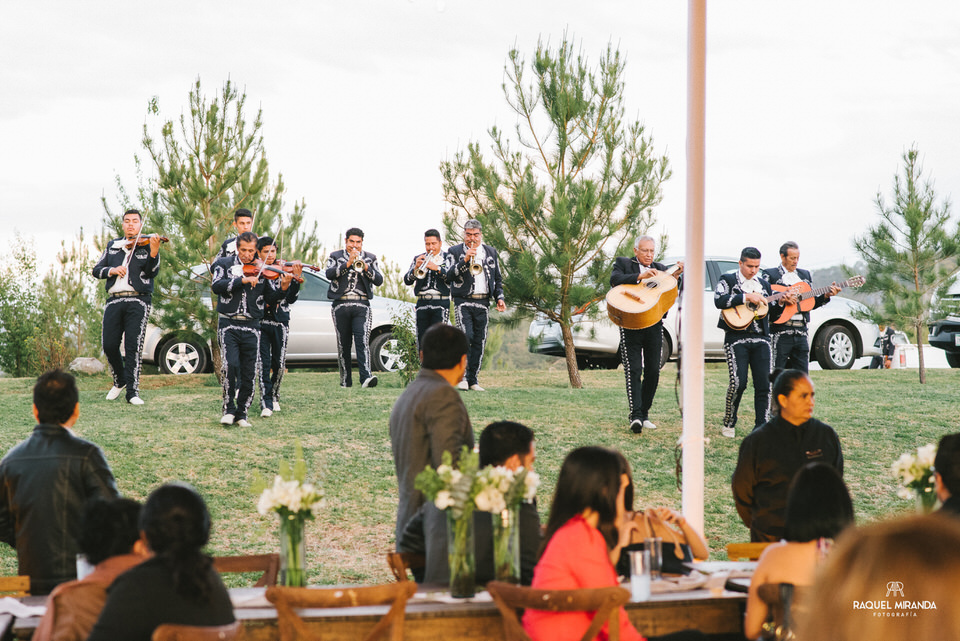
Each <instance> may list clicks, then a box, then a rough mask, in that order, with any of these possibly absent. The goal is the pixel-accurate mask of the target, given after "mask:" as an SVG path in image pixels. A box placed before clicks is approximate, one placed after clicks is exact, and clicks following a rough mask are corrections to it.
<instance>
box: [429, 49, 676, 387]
mask: <svg viewBox="0 0 960 641" xmlns="http://www.w3.org/2000/svg"><path fill="white" fill-rule="evenodd" d="M624 65H625V61H624V59H623V57H622V56H621V54H620V52H619V51H618V50H615V49H613V48H612V47H611V46H608V47H607V50H606V52H605V53H604V55H603V56H602V57H601V59H600V63H599V67H598V68H597V69H591V68H590V67H588V65H587V61H586V59H585V58H584V57H583V55H582V54H581V53H579V52H578V51H575V50H574V45H573V43H572V42H570V41H568V40H567V38H566V35H565V36H564V38H563V41H562V42H561V43H560V45H559V47H557V48H556V49H551V48H550V47H549V45H546V44H544V43H543V42H542V41H541V42H540V43H538V45H537V50H536V54H535V55H534V58H533V63H532V65H531V69H530V70H531V72H532V74H533V80H532V82H527V80H526V78H525V77H524V74H525V73H526V70H527V65H526V63H525V61H524V59H523V58H522V57H521V55H520V53H519V52H518V51H516V50H513V51H511V52H510V53H509V56H508V62H507V64H506V65H505V75H506V78H507V81H506V82H505V83H504V85H503V90H504V95H505V97H506V99H507V102H508V103H509V105H510V107H511V108H512V109H513V110H514V111H515V112H516V114H517V116H518V120H517V124H516V137H517V140H518V142H519V150H516V149H514V148H513V147H511V143H510V141H509V140H508V139H507V137H506V136H504V134H503V132H502V131H501V130H500V129H498V128H497V127H496V126H493V127H491V128H490V130H489V136H490V141H491V146H492V152H493V159H492V160H491V161H487V160H486V159H485V158H484V155H483V153H482V152H481V150H480V145H479V144H478V143H476V142H471V143H470V144H469V145H468V147H467V151H466V153H463V152H458V153H457V154H456V156H455V157H454V159H453V160H452V161H444V162H443V163H441V165H440V171H441V174H442V176H443V189H444V196H445V199H446V202H447V203H448V205H449V206H450V207H449V209H448V210H447V211H446V212H445V215H444V222H445V224H446V228H447V231H448V233H449V235H450V236H451V237H457V238H459V237H460V232H459V228H460V227H461V226H462V222H463V221H464V219H465V218H476V219H478V220H479V221H480V222H481V223H482V224H483V234H484V242H486V243H489V244H490V245H492V246H493V247H495V248H497V249H498V250H499V251H500V254H501V261H502V269H503V272H504V280H503V289H504V294H505V298H506V301H507V303H508V304H509V305H511V306H515V307H516V308H518V310H520V311H521V312H522V311H526V312H536V313H540V314H543V315H544V316H546V317H547V318H549V319H550V320H552V321H554V322H556V323H559V325H560V327H561V330H562V333H563V343H564V349H565V352H566V362H567V373H568V375H569V379H570V384H571V385H572V386H573V387H576V388H579V387H582V382H581V380H580V372H579V370H578V368H577V359H576V354H575V352H574V346H573V333H572V330H573V327H574V324H575V322H574V316H575V313H576V311H577V310H579V309H582V308H584V307H586V306H589V305H590V304H591V303H593V302H595V301H597V300H599V299H601V298H602V297H603V296H604V294H605V293H606V291H607V289H608V288H609V277H610V271H611V269H612V266H613V259H614V258H615V257H616V256H617V255H631V251H630V245H631V240H632V239H633V238H634V237H635V236H636V235H638V234H641V233H644V232H646V231H647V230H648V229H649V228H650V227H651V225H653V223H654V220H655V218H654V214H653V211H652V207H653V206H654V205H656V204H658V203H659V202H660V199H661V185H662V183H663V181H664V180H666V179H667V178H668V177H669V176H670V170H669V165H668V161H667V158H666V156H657V155H656V154H655V153H654V151H653V148H652V140H651V137H650V136H649V135H647V134H646V131H645V129H644V126H643V125H642V124H641V123H640V122H639V121H626V120H625V119H624V100H623V89H624V82H623V75H624ZM593 313H596V310H595V309H594V311H593Z"/></svg>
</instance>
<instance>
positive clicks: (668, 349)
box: [660, 332, 673, 369]
mask: <svg viewBox="0 0 960 641" xmlns="http://www.w3.org/2000/svg"><path fill="white" fill-rule="evenodd" d="M672 353H673V346H672V345H670V338H669V337H668V336H667V333H666V332H664V333H663V344H662V345H661V346H660V369H663V366H664V365H666V364H667V361H669V360H670V354H672Z"/></svg>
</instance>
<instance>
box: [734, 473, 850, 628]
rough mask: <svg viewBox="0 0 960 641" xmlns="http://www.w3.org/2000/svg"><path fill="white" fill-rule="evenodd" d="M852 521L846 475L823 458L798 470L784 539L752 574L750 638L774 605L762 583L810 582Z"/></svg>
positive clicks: (767, 552) (747, 624)
mask: <svg viewBox="0 0 960 641" xmlns="http://www.w3.org/2000/svg"><path fill="white" fill-rule="evenodd" d="M850 525H853V502H852V501H851V499H850V492H848V491H847V486H846V485H844V483H843V479H841V478H840V474H838V473H837V471H836V470H835V469H833V468H832V467H830V466H829V465H826V464H824V463H810V464H808V465H806V466H804V467H802V468H800V471H799V472H797V475H796V476H795V477H794V479H793V482H792V483H791V484H790V493H789V494H788V495H787V523H786V534H785V536H784V539H785V540H783V541H781V542H780V543H774V544H773V545H771V546H769V547H768V548H767V549H765V550H764V551H763V554H762V555H761V556H760V562H759V563H758V564H757V569H756V570H755V571H754V573H753V577H752V578H751V580H750V593H749V595H748V597H747V612H746V615H745V616H744V620H743V631H744V634H745V635H746V637H747V638H748V639H756V638H757V637H758V636H760V634H761V633H762V632H764V622H766V621H767V619H768V618H770V608H769V606H768V605H767V602H766V601H764V600H763V598H761V589H763V588H762V586H764V585H767V584H772V585H776V584H780V583H790V584H792V585H794V586H798V585H799V586H807V585H812V584H813V581H814V575H815V573H816V570H817V566H818V565H819V564H820V562H821V561H822V560H823V559H824V558H825V556H826V553H827V551H828V550H829V549H830V545H831V543H832V542H833V539H834V538H836V537H837V536H838V535H839V534H840V533H841V532H842V531H843V530H844V529H846V528H847V527H848V526H850Z"/></svg>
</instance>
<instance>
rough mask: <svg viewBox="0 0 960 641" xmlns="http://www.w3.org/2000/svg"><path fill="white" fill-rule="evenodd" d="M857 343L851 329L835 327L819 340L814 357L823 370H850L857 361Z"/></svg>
mask: <svg viewBox="0 0 960 641" xmlns="http://www.w3.org/2000/svg"><path fill="white" fill-rule="evenodd" d="M856 347H857V342H856V340H855V339H854V337H853V334H852V333H851V331H850V330H849V329H847V328H846V327H843V326H842V325H834V326H832V327H829V328H827V329H826V330H824V331H823V332H822V333H821V334H820V335H819V336H818V338H817V341H816V344H815V346H814V356H815V357H816V359H817V362H818V363H820V367H822V368H823V369H850V368H851V367H853V361H854V360H856Z"/></svg>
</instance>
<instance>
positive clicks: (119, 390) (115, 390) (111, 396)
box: [107, 385, 127, 401]
mask: <svg viewBox="0 0 960 641" xmlns="http://www.w3.org/2000/svg"><path fill="white" fill-rule="evenodd" d="M126 387H127V386H126V385H124V386H123V387H117V386H113V387H111V388H110V391H109V392H107V400H108V401H115V400H117V399H118V398H120V395H121V394H123V390H124V389H126Z"/></svg>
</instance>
